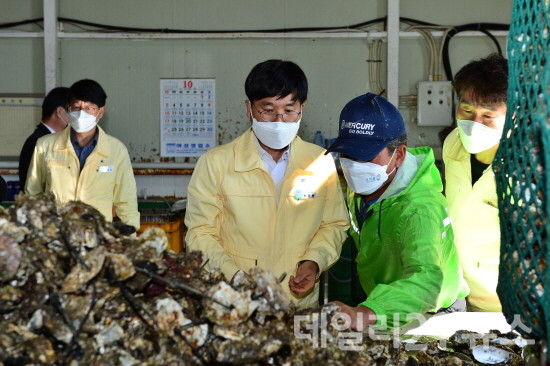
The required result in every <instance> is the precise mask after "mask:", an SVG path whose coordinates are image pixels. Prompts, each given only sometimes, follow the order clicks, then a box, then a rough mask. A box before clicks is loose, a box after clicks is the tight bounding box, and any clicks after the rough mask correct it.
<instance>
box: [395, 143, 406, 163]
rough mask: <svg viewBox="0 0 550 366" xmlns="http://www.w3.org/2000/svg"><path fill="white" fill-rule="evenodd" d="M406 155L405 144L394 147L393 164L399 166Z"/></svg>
mask: <svg viewBox="0 0 550 366" xmlns="http://www.w3.org/2000/svg"><path fill="white" fill-rule="evenodd" d="M406 156H407V146H406V145H399V146H397V148H396V149H395V166H396V167H397V168H399V167H400V166H401V165H402V164H403V162H404V161H405V157H406Z"/></svg>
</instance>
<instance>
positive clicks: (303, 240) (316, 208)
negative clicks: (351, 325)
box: [185, 60, 348, 308]
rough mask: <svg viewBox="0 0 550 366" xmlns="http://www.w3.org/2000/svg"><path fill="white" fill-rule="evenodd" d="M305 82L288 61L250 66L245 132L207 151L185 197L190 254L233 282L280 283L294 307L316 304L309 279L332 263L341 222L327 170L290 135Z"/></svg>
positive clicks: (327, 160) (342, 212) (339, 198)
mask: <svg viewBox="0 0 550 366" xmlns="http://www.w3.org/2000/svg"><path fill="white" fill-rule="evenodd" d="M307 90H308V85H307V79H306V76H305V75H304V73H303V71H302V70H301V69H300V67H299V66H298V65H296V64H295V63H293V62H290V61H281V60H268V61H265V62H262V63H259V64H258V65H256V66H255V67H254V68H253V69H252V71H251V72H250V74H249V75H248V77H247V79H246V82H245V92H246V95H247V97H248V100H246V101H245V107H246V115H247V117H248V118H250V121H251V124H252V126H251V128H250V129H248V130H247V131H246V132H245V133H244V134H243V135H241V136H239V137H238V138H236V139H235V140H233V141H232V142H230V143H228V144H226V145H222V146H219V147H217V148H214V149H211V150H209V151H208V152H206V153H205V154H204V155H203V156H201V158H200V159H199V161H198V162H197V165H196V167H195V171H194V173H193V176H192V178H191V182H190V184H189V189H188V204H187V211H186V216H185V223H186V225H187V228H188V232H187V236H186V242H187V247H188V250H201V251H202V252H203V253H204V255H205V257H206V258H205V259H207V260H208V262H207V263H206V268H207V269H208V270H213V269H215V268H219V269H220V270H221V271H222V272H223V273H224V274H225V276H226V277H227V279H228V280H230V279H232V278H233V277H234V276H235V274H236V273H237V272H238V271H239V270H243V271H245V272H247V271H248V270H249V269H251V268H253V267H260V268H263V269H267V270H270V271H271V272H273V274H274V275H275V276H276V277H278V278H281V277H284V275H285V274H286V275H288V276H287V277H286V280H285V282H284V283H285V285H284V286H283V288H284V289H285V290H286V292H287V293H288V294H289V295H290V297H291V299H292V300H293V301H294V302H295V303H296V305H297V306H298V307H299V308H306V307H313V306H317V305H318V285H317V279H318V277H319V274H320V273H321V272H322V271H325V270H326V269H327V268H329V267H330V266H331V265H332V264H333V263H334V262H335V261H336V260H337V259H338V257H339V254H340V249H341V246H342V242H343V241H344V239H345V237H346V230H347V228H348V217H347V214H346V208H345V205H344V202H343V194H342V191H341V188H340V186H339V181H338V177H337V174H336V170H335V167H334V161H333V159H332V157H331V156H330V155H328V156H325V155H324V151H325V150H324V149H322V148H320V147H318V146H316V145H313V144H310V143H308V142H304V141H302V139H300V137H297V136H296V134H297V132H298V129H299V127H300V121H301V118H302V115H303V108H304V103H305V101H306V98H307Z"/></svg>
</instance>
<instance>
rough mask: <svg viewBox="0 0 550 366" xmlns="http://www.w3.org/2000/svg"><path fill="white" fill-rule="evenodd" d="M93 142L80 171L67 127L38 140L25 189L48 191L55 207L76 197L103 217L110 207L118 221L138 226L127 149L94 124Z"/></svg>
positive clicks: (110, 216)
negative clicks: (95, 141) (96, 131)
mask: <svg viewBox="0 0 550 366" xmlns="http://www.w3.org/2000/svg"><path fill="white" fill-rule="evenodd" d="M98 129H99V136H98V140H97V145H96V147H95V149H94V150H93V151H92V153H91V154H90V156H88V158H87V159H86V163H85V164H84V167H83V168H82V171H80V162H79V161H78V157H77V156H76V154H75V152H74V148H73V145H72V143H71V138H70V133H71V128H70V127H67V128H65V129H64V130H63V131H60V132H58V133H55V134H51V135H46V136H44V137H42V138H40V139H39V140H38V142H37V143H36V147H35V149H34V154H33V157H32V160H31V165H30V167H29V173H28V175H27V183H26V184H25V192H26V193H27V194H37V193H41V192H48V191H51V192H53V194H54V195H55V197H56V200H57V205H58V207H61V206H63V205H64V204H66V203H67V202H68V201H71V200H73V201H75V200H80V201H82V202H85V203H87V204H89V205H91V206H94V207H95V208H96V209H98V210H99V211H100V212H101V213H102V214H103V215H104V216H105V219H107V221H112V220H113V211H112V210H113V207H114V209H115V212H116V214H117V215H118V217H120V219H121V220H122V222H124V223H125V224H128V225H132V226H134V227H135V228H136V229H139V212H138V209H137V193H136V181H135V179H134V173H133V170H132V164H131V162H130V157H129V155H128V150H127V149H126V147H125V146H124V144H123V143H122V142H120V141H119V140H118V139H116V138H114V137H112V136H109V135H107V134H106V133H105V132H104V131H103V129H101V127H99V126H98Z"/></svg>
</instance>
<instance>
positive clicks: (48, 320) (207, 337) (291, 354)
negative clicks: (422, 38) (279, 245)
mask: <svg viewBox="0 0 550 366" xmlns="http://www.w3.org/2000/svg"><path fill="white" fill-rule="evenodd" d="M129 232H131V230H128V228H127V227H125V226H124V225H120V224H111V223H108V222H106V221H105V220H104V218H103V217H102V216H101V214H100V213H99V212H98V211H97V210H95V209H94V208H93V207H91V206H88V205H86V204H83V203H82V202H70V203H69V204H67V205H66V206H65V207H64V208H63V209H61V210H60V211H59V212H58V211H57V210H56V208H55V204H54V198H53V196H51V195H48V194H44V195H39V196H33V197H25V196H23V195H20V196H18V197H17V198H16V202H15V203H14V204H13V205H12V206H11V207H10V208H9V209H5V208H3V207H0V365H25V364H40V365H125V366H130V365H138V364H139V365H173V366H175V365H217V364H222V365H224V364H225V365H229V364H238V365H242V364H246V365H310V364H319V365H348V364H349V365H362V364H376V365H417V364H431V365H470V364H477V361H476V358H475V357H474V355H473V353H472V350H474V349H475V347H476V345H475V344H471V345H467V344H465V342H458V341H456V342H454V343H452V344H453V345H454V346H453V347H455V348H456V349H452V348H442V347H440V346H439V344H437V343H436V342H431V343H426V344H425V347H424V348H423V349H422V350H420V351H418V350H417V351H415V352H407V346H408V345H407V344H405V343H396V342H395V340H387V339H386V340H380V339H378V340H377V339H372V338H369V337H361V339H358V338H357V333H350V332H345V331H341V329H339V328H338V324H337V323H338V322H334V321H333V320H334V316H335V314H336V309H335V307H334V306H333V305H327V306H324V307H323V308H321V309H315V310H310V311H305V312H304V311H302V312H297V311H296V310H295V309H294V307H293V305H292V304H291V302H290V301H289V300H288V298H287V297H286V295H285V294H284V292H283V291H282V289H281V287H280V285H279V282H280V281H279V280H278V279H276V278H275V277H274V276H273V275H272V274H271V273H269V272H264V271H261V270H258V269H254V270H252V271H251V272H250V273H248V274H244V273H241V272H239V273H238V275H236V276H235V278H234V279H233V281H232V282H228V281H226V279H225V278H224V276H223V275H222V274H221V273H218V272H207V271H205V270H204V269H203V265H204V263H203V259H202V256H201V254H200V253H198V252H193V253H189V254H184V253H174V252H172V251H170V250H167V244H168V242H167V237H166V234H165V233H164V232H163V231H162V230H161V229H159V228H155V227H151V228H148V229H147V230H146V231H145V232H144V233H143V234H142V235H141V236H139V237H136V236H128V235H127V234H128V233H129ZM297 319H300V321H297ZM319 319H322V321H321V322H320V323H319V322H318V321H317V322H316V321H315V320H319ZM309 320H311V321H309ZM319 324H320V325H319ZM350 340H351V343H350ZM512 343H513V342H512ZM449 344H450V343H449ZM350 345H352V346H353V347H352V346H350ZM409 346H410V345H409ZM498 347H499V348H498V349H499V350H502V349H503V348H504V347H508V350H505V352H507V353H506V355H505V356H506V357H505V358H504V359H501V361H502V362H504V363H506V364H518V363H520V362H521V361H520V357H519V356H518V349H517V347H515V346H514V345H513V344H512V345H511V346H510V345H508V346H502V345H500V346H498ZM499 352H500V351H499ZM491 357H492V356H491Z"/></svg>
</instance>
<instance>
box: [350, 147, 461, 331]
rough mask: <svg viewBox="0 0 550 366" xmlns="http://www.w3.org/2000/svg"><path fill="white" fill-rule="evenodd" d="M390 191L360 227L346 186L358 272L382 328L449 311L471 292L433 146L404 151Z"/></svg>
mask: <svg viewBox="0 0 550 366" xmlns="http://www.w3.org/2000/svg"><path fill="white" fill-rule="evenodd" d="M407 151H408V153H407V156H406V158H405V161H404V163H403V165H402V166H401V167H400V168H399V169H398V171H397V174H396V176H395V178H394V180H393V181H392V182H391V184H390V185H389V187H388V189H387V190H386V191H385V192H384V194H383V195H382V196H381V197H380V198H379V199H378V201H377V202H375V203H373V204H372V205H371V206H370V207H369V210H372V212H369V214H370V216H368V217H367V219H366V220H365V221H364V223H363V225H362V227H361V229H360V230H359V224H358V222H357V217H356V213H357V209H356V207H359V204H360V200H361V198H360V196H359V195H356V194H355V193H354V192H352V191H351V190H349V189H348V204H349V210H350V217H351V219H352V227H351V229H350V234H351V236H352V237H353V239H354V241H355V244H356V245H357V249H358V255H357V259H356V262H357V270H358V273H359V279H360V281H361V285H362V287H363V289H364V290H365V293H366V294H367V300H366V301H364V302H362V303H361V304H360V305H362V306H366V307H368V308H370V309H371V310H373V311H374V313H375V314H376V316H377V322H376V324H375V325H376V326H378V327H379V329H380V330H386V329H392V328H394V327H399V326H402V325H404V324H406V323H408V322H410V321H412V320H414V319H415V315H409V314H425V313H427V312H432V311H437V310H439V309H440V308H446V307H449V306H451V305H452V304H453V302H455V301H456V300H457V299H460V298H464V297H466V296H467V295H468V292H469V289H468V285H467V284H466V282H465V281H464V279H463V277H462V269H461V267H460V262H459V259H458V254H457V250H456V247H455V242H454V234H453V229H452V225H451V220H450V218H449V215H448V212H447V204H446V201H445V197H444V196H443V195H442V193H441V192H442V191H443V184H442V182H441V176H440V174H439V171H438V170H437V168H436V166H435V164H434V156H433V151H432V149H431V148H429V147H419V148H410V149H407Z"/></svg>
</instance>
